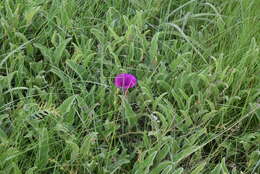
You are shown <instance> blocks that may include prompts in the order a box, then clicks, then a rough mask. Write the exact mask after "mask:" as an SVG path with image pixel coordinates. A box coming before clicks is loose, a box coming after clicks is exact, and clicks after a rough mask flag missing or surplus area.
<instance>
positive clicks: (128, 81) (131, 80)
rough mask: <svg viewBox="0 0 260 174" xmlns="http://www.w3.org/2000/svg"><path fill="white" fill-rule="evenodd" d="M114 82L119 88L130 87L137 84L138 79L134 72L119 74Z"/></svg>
mask: <svg viewBox="0 0 260 174" xmlns="http://www.w3.org/2000/svg"><path fill="white" fill-rule="evenodd" d="M114 83H115V85H116V87H117V88H122V89H128V88H133V87H134V86H135V85H136V83H137V79H136V77H135V76H134V75H132V74H118V75H117V76H116V78H115V82H114Z"/></svg>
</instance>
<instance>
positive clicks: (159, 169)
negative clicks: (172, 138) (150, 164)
mask: <svg viewBox="0 0 260 174" xmlns="http://www.w3.org/2000/svg"><path fill="white" fill-rule="evenodd" d="M173 165H174V163H173V162H171V161H163V162H161V163H159V164H158V165H157V166H156V167H155V168H154V169H153V170H152V171H151V173H150V174H160V173H161V172H162V171H163V170H164V169H166V168H168V167H169V168H172V167H173Z"/></svg>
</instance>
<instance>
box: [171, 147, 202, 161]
mask: <svg viewBox="0 0 260 174" xmlns="http://www.w3.org/2000/svg"><path fill="white" fill-rule="evenodd" d="M197 148H198V147H197V146H190V147H187V148H186V149H184V150H182V151H181V152H179V153H177V154H176V155H175V156H174V157H173V162H176V163H179V162H180V161H181V160H183V159H184V158H187V157H188V156H189V155H191V154H192V153H194V152H195V151H197Z"/></svg>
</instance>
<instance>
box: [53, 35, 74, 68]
mask: <svg viewBox="0 0 260 174" xmlns="http://www.w3.org/2000/svg"><path fill="white" fill-rule="evenodd" d="M70 40H71V38H68V39H65V40H64V39H62V38H61V37H60V44H59V45H58V47H57V48H56V49H55V50H54V55H53V56H54V62H55V65H58V64H59V63H60V60H61V58H62V54H63V52H64V50H65V48H66V46H67V44H68V43H69V42H70Z"/></svg>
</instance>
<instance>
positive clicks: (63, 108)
mask: <svg viewBox="0 0 260 174" xmlns="http://www.w3.org/2000/svg"><path fill="white" fill-rule="evenodd" d="M76 97H77V95H73V96H70V97H68V98H67V99H66V100H64V101H63V103H62V104H61V105H60V106H59V107H58V110H59V111H60V113H62V115H65V114H66V113H68V112H69V111H70V110H71V107H72V105H73V104H74V101H75V99H76Z"/></svg>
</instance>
